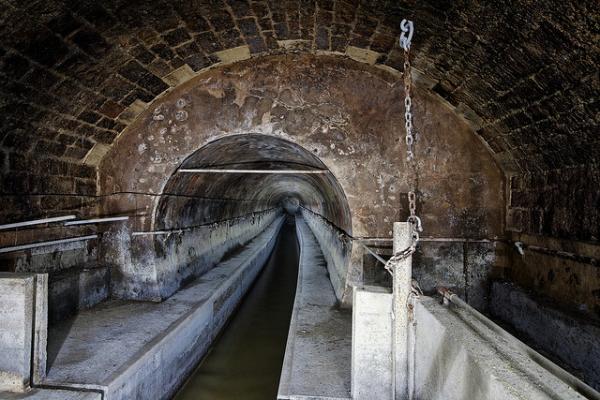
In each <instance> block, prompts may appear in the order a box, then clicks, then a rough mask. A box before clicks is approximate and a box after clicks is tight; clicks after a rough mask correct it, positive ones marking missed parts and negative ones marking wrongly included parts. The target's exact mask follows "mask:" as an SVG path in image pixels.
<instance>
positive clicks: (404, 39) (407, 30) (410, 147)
mask: <svg viewBox="0 0 600 400" xmlns="http://www.w3.org/2000/svg"><path fill="white" fill-rule="evenodd" d="M400 29H401V30H402V34H401V35H400V46H401V47H402V49H404V74H403V77H404V94H405V97H404V127H405V129H406V136H405V142H406V161H407V163H408V164H410V166H411V167H412V170H413V174H414V175H415V176H416V173H417V169H416V165H415V153H414V143H415V134H414V133H413V115H412V97H411V94H412V73H411V64H410V45H411V41H412V37H413V33H414V25H413V22H412V21H408V20H406V19H403V20H402V22H401V23H400ZM414 189H415V190H416V178H415V183H414ZM408 209H409V212H410V215H409V217H408V219H407V222H410V223H411V224H413V227H414V229H413V237H412V242H411V245H410V246H409V247H407V248H406V249H404V250H400V251H399V252H397V253H395V254H394V255H393V256H392V257H391V258H390V259H389V260H388V262H387V263H386V264H385V269H386V270H387V271H388V272H389V273H391V274H393V270H394V266H395V265H396V264H397V263H399V262H400V261H402V260H404V259H406V258H408V257H410V256H411V255H412V254H413V253H414V252H415V251H416V249H417V244H418V243H419V233H420V232H422V231H423V225H422V224H421V218H419V217H418V216H417V195H416V193H415V191H414V190H411V191H409V192H408Z"/></svg>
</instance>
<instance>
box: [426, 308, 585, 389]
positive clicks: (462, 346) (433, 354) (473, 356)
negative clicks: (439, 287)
mask: <svg viewBox="0 0 600 400" xmlns="http://www.w3.org/2000/svg"><path fill="white" fill-rule="evenodd" d="M415 317H416V322H417V324H416V335H415V337H416V345H415V349H416V350H415V354H414V362H415V366H416V369H415V378H414V380H415V387H414V397H415V398H417V399H428V400H435V399H439V400H442V399H443V400H453V399H481V400H485V399H505V400H511V399H519V400H524V399H527V400H538V399H539V400H542V399H543V400H549V399H585V397H584V396H582V395H581V394H579V393H577V392H576V391H575V390H573V389H572V388H571V387H570V386H568V385H567V384H565V383H564V382H563V381H562V380H560V379H559V378H558V377H557V376H555V375H553V374H552V373H550V372H549V371H548V370H546V369H544V368H543V367H542V366H541V365H539V364H538V363H537V362H536V361H535V359H534V358H532V357H531V356H530V355H529V354H527V353H526V352H524V351H523V349H522V347H519V346H518V345H517V344H516V341H517V340H516V339H514V338H511V339H507V338H506V337H505V336H501V335H499V334H498V333H496V332H495V331H494V330H493V329H490V327H488V326H486V325H484V324H483V323H482V322H481V321H480V320H479V319H477V318H475V317H474V316H473V315H472V314H470V313H468V312H467V311H465V310H464V309H461V308H457V307H456V306H454V305H452V304H451V305H449V306H443V305H441V304H440V303H439V301H438V300H436V299H433V298H428V297H421V298H420V300H419V301H417V302H416V306H415Z"/></svg>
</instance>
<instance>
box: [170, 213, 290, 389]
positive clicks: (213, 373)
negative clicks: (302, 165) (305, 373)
mask: <svg viewBox="0 0 600 400" xmlns="http://www.w3.org/2000/svg"><path fill="white" fill-rule="evenodd" d="M298 251H299V250H298V241H297V238H296V229H295V224H294V220H293V219H291V218H290V219H289V220H288V221H287V222H286V223H285V224H284V226H283V228H282V229H281V232H280V234H279V238H278V239H277V244H276V246H275V249H274V250H273V253H272V254H271V257H270V258H269V261H268V262H267V265H266V266H265V268H264V269H263V271H262V272H261V274H260V275H259V277H258V279H257V280H256V282H255V284H254V286H253V287H251V288H250V290H249V291H248V294H247V296H246V297H245V298H244V299H243V300H242V303H241V305H240V307H239V308H238V310H237V311H236V312H235V313H234V315H233V316H232V318H231V320H230V322H229V324H228V325H227V326H226V327H225V328H224V330H223V333H222V334H221V335H220V337H218V338H217V340H216V341H215V343H214V345H213V347H212V349H211V350H210V351H209V353H208V354H207V355H206V357H205V358H204V359H203V360H202V361H201V362H200V364H199V365H198V367H197V369H196V370H195V371H194V373H193V374H192V376H191V377H190V378H189V379H188V381H187V382H186V383H185V385H184V386H183V388H182V389H181V390H180V391H179V393H178V394H177V395H176V396H175V400H240V399H244V400H271V399H275V398H276V397H277V387H278V384H279V375H280V374H281V366H282V364H283V356H284V354H285V345H286V341H287V334H288V329H289V324H290V318H291V314H292V306H293V304H294V295H295V292H296V282H297V276H298Z"/></svg>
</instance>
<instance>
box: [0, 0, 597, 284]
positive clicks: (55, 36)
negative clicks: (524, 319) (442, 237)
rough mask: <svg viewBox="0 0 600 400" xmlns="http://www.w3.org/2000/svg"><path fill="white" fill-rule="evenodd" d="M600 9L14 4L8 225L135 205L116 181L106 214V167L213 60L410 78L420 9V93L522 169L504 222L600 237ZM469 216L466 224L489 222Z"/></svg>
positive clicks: (574, 243)
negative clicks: (157, 108) (158, 105)
mask: <svg viewBox="0 0 600 400" xmlns="http://www.w3.org/2000/svg"><path fill="white" fill-rule="evenodd" d="M599 11H600V10H599V6H598V3H597V2H596V1H592V0H584V1H577V2H566V1H558V0H542V1H538V2H536V3H531V2H525V1H515V2H480V1H475V0H470V1H462V2H454V1H437V0H427V1H419V2H407V1H400V2H398V1H384V0H375V1H366V0H364V1H359V0H353V1H342V0H315V1H294V0H289V1H277V0H269V1H246V0H234V1H222V0H193V1H190V0H185V1H184V0H175V1H165V0H155V1H148V2H137V1H131V0H127V1H125V0H107V1H103V2H96V1H91V0H82V1H77V2H67V1H60V0H58V1H57V0H38V1H28V2H23V1H15V0H4V1H3V2H2V12H1V13H0V37H1V38H2V39H1V40H0V115H1V117H2V118H0V124H1V125H0V196H1V198H0V201H1V203H2V206H1V207H0V221H2V222H5V221H6V222H8V221H16V220H22V219H27V218H31V217H37V216H43V215H48V214H64V213H76V214H78V215H90V214H97V213H100V212H102V211H103V210H108V209H110V210H115V211H127V212H128V213H134V210H137V209H136V207H135V203H136V201H137V200H136V196H138V195H136V194H133V193H125V192H124V189H123V188H119V187H115V188H111V190H110V192H111V193H112V192H113V191H114V192H121V194H120V196H121V197H122V198H123V199H127V202H128V203H127V204H130V205H131V204H134V206H128V208H122V209H114V208H105V207H104V204H105V203H104V198H102V197H98V194H99V193H100V194H101V192H98V191H97V190H98V189H97V179H96V174H97V166H98V164H99V163H100V161H101V160H102V159H103V158H105V156H106V154H107V153H109V152H110V151H111V146H113V144H114V143H115V140H116V139H117V137H119V135H122V132H123V131H124V130H125V129H126V128H127V127H128V126H129V125H130V124H131V122H132V121H133V120H134V119H135V117H136V116H137V115H138V114H139V113H140V112H141V111H143V110H145V109H146V108H147V107H148V104H150V103H152V102H153V101H154V100H155V99H156V98H157V97H160V96H161V94H162V93H164V91H166V90H167V91H168V90H170V88H172V87H176V86H178V85H179V84H180V83H181V82H183V81H186V80H188V79H190V78H192V77H193V76H195V75H196V74H197V73H200V72H202V71H204V70H205V69H206V68H210V67H211V66H216V65H224V64H227V63H230V62H234V61H237V60H240V59H246V58H251V59H252V60H257V61H258V60H260V59H261V58H263V57H264V56H268V55H273V54H292V53H293V54H295V53H320V54H321V53H327V54H332V53H334V54H337V55H340V56H346V57H351V58H354V59H357V60H359V61H360V62H362V63H364V64H372V65H374V66H376V67H378V68H380V69H393V70H396V71H402V61H403V60H402V53H401V51H400V49H399V47H398V44H397V37H398V35H399V29H398V26H399V22H400V20H401V19H402V18H410V19H413V20H414V21H415V25H416V29H417V31H416V34H415V37H414V43H413V47H412V49H413V50H412V53H413V61H414V66H415V68H416V71H415V75H416V77H417V79H418V80H419V81H420V82H421V83H420V87H421V90H423V92H422V93H421V94H420V95H423V96H425V93H426V92H428V93H429V94H430V95H431V96H436V97H437V99H438V100H439V101H442V102H445V103H446V104H447V105H448V106H449V107H450V108H452V109H453V112H454V114H457V115H460V116H462V117H465V118H466V119H467V120H468V121H469V123H470V125H471V128H472V129H473V130H474V131H475V132H476V134H477V135H478V136H479V137H480V138H481V139H482V140H483V141H484V143H485V144H486V146H487V148H488V150H489V151H490V152H491V154H492V156H493V158H494V160H495V161H496V163H497V164H498V165H500V166H501V168H502V170H503V172H504V173H505V174H507V175H508V176H509V177H510V178H511V180H510V182H511V183H510V187H509V188H508V191H507V193H508V194H507V196H506V199H507V203H506V215H507V220H506V228H507V229H508V230H509V231H511V232H512V234H513V235H517V236H515V238H518V235H522V234H528V235H532V236H536V237H537V236H543V237H546V238H548V240H547V241H546V242H544V243H545V244H547V245H548V246H551V247H552V246H554V242H553V241H552V240H551V239H552V238H557V239H560V240H562V241H564V244H563V245H561V246H558V247H556V248H565V247H566V248H579V247H580V245H579V244H580V243H582V242H585V243H588V242H591V243H596V244H597V243H598V228H597V227H598V225H599V224H598V209H599V207H598V196H597V194H598V190H597V185H596V182H597V181H598V174H599V171H600V168H599V167H598V156H597V155H598V154H599V153H600V141H599V138H598V136H597V134H596V131H597V126H598V119H599V118H600V117H599V112H598V111H599V108H598V104H599V103H598V98H599V96H598V92H599V78H598V73H597V65H598V61H599V58H600V57H599V55H600V51H599V48H598V46H597V45H596V42H597V37H596V36H597V30H598V25H599V21H598V15H600V12H599ZM355 95H356V96H357V97H360V95H361V93H360V92H359V91H357V92H356V93H355ZM398 111H399V115H401V113H402V110H398ZM378 117H382V116H381V115H378ZM372 118H374V117H372ZM400 123H401V121H398V126H400ZM286 124H288V123H287V122H286ZM293 125H294V123H293V121H292V122H291V123H289V125H288V126H287V127H286V129H290V131H293V129H294V127H293ZM371 134H372V135H374V136H375V135H377V133H376V132H372V133H370V134H368V135H365V136H364V137H362V138H360V140H364V141H366V142H368V141H370V140H372V136H370V135H371ZM374 136H373V137H374ZM438 144H439V145H441V143H438ZM135 151H137V149H131V155H132V156H133V155H135ZM439 183H440V184H441V185H443V184H449V183H451V182H449V181H448V180H446V181H440V182H439ZM448 188H454V189H456V186H455V185H453V184H449V186H448ZM458 190H460V189H458ZM104 194H105V193H104ZM501 197H502V196H499V198H501ZM142 205H143V207H145V206H144V202H143V201H142ZM143 207H142V211H141V212H140V214H143V212H144V209H143ZM453 207H457V209H460V208H461V206H460V205H458V204H453ZM471 215H472V214H471ZM143 218H144V216H143V215H142V219H143ZM470 218H471V217H470V216H467V214H465V218H462V219H459V221H462V222H465V221H467V220H469V221H470V222H468V223H466V224H463V228H464V229H462V228H461V230H467V229H471V230H473V229H475V230H476V229H477V227H478V226H480V225H481V224H480V223H479V222H478V218H479V216H478V217H477V218H475V219H472V218H471V219H470ZM363 220H364V218H363ZM361 221H362V220H361ZM137 223H138V222H137V221H136V222H135V224H137ZM362 223H363V222H361V224H362ZM140 224H141V225H140V226H142V227H144V226H143V224H145V222H144V221H142V222H140ZM429 226H431V224H429ZM75 233H76V231H75V230H65V231H61V232H54V231H50V232H43V233H39V232H38V234H39V235H40V236H38V237H39V238H56V237H61V235H62V236H69V235H74V234H75ZM480 233H482V232H480ZM9 236H10V237H9ZM27 238H31V234H29V233H26V234H25V235H23V234H20V235H16V234H15V233H14V232H11V233H10V234H8V236H7V235H4V234H2V235H1V236H0V240H2V241H3V242H10V243H17V244H18V243H22V242H26V240H27ZM13 239H14V240H13ZM536 240H538V239H536ZM538 242H539V241H538ZM538 244H539V243H538ZM578 246H579V247H578ZM553 248H554V247H553ZM532 265H533V264H531V265H530V266H532ZM588 265H592V264H588ZM580 278H581V277H580ZM534 287H536V288H538V289H539V290H540V291H541V292H545V289H543V287H541V286H539V285H537V286H536V285H534ZM598 289H599V288H597V287H590V288H589V290H588V293H592V292H594V291H597V290H598Z"/></svg>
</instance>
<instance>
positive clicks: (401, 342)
mask: <svg viewBox="0 0 600 400" xmlns="http://www.w3.org/2000/svg"><path fill="white" fill-rule="evenodd" d="M412 234H413V226H412V224H410V223H408V222H394V253H396V252H398V251H402V250H404V249H406V248H408V247H409V246H410V245H411V243H412ZM393 281H394V285H393V288H394V292H393V313H394V323H393V332H394V340H393V349H394V368H393V371H394V377H395V388H394V399H396V400H407V399H408V398H409V390H408V323H409V321H408V307H407V305H408V296H409V294H410V290H411V281H412V257H407V258H406V259H404V260H402V261H401V262H400V263H399V264H398V265H397V266H396V267H395V269H394V279H393Z"/></svg>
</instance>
